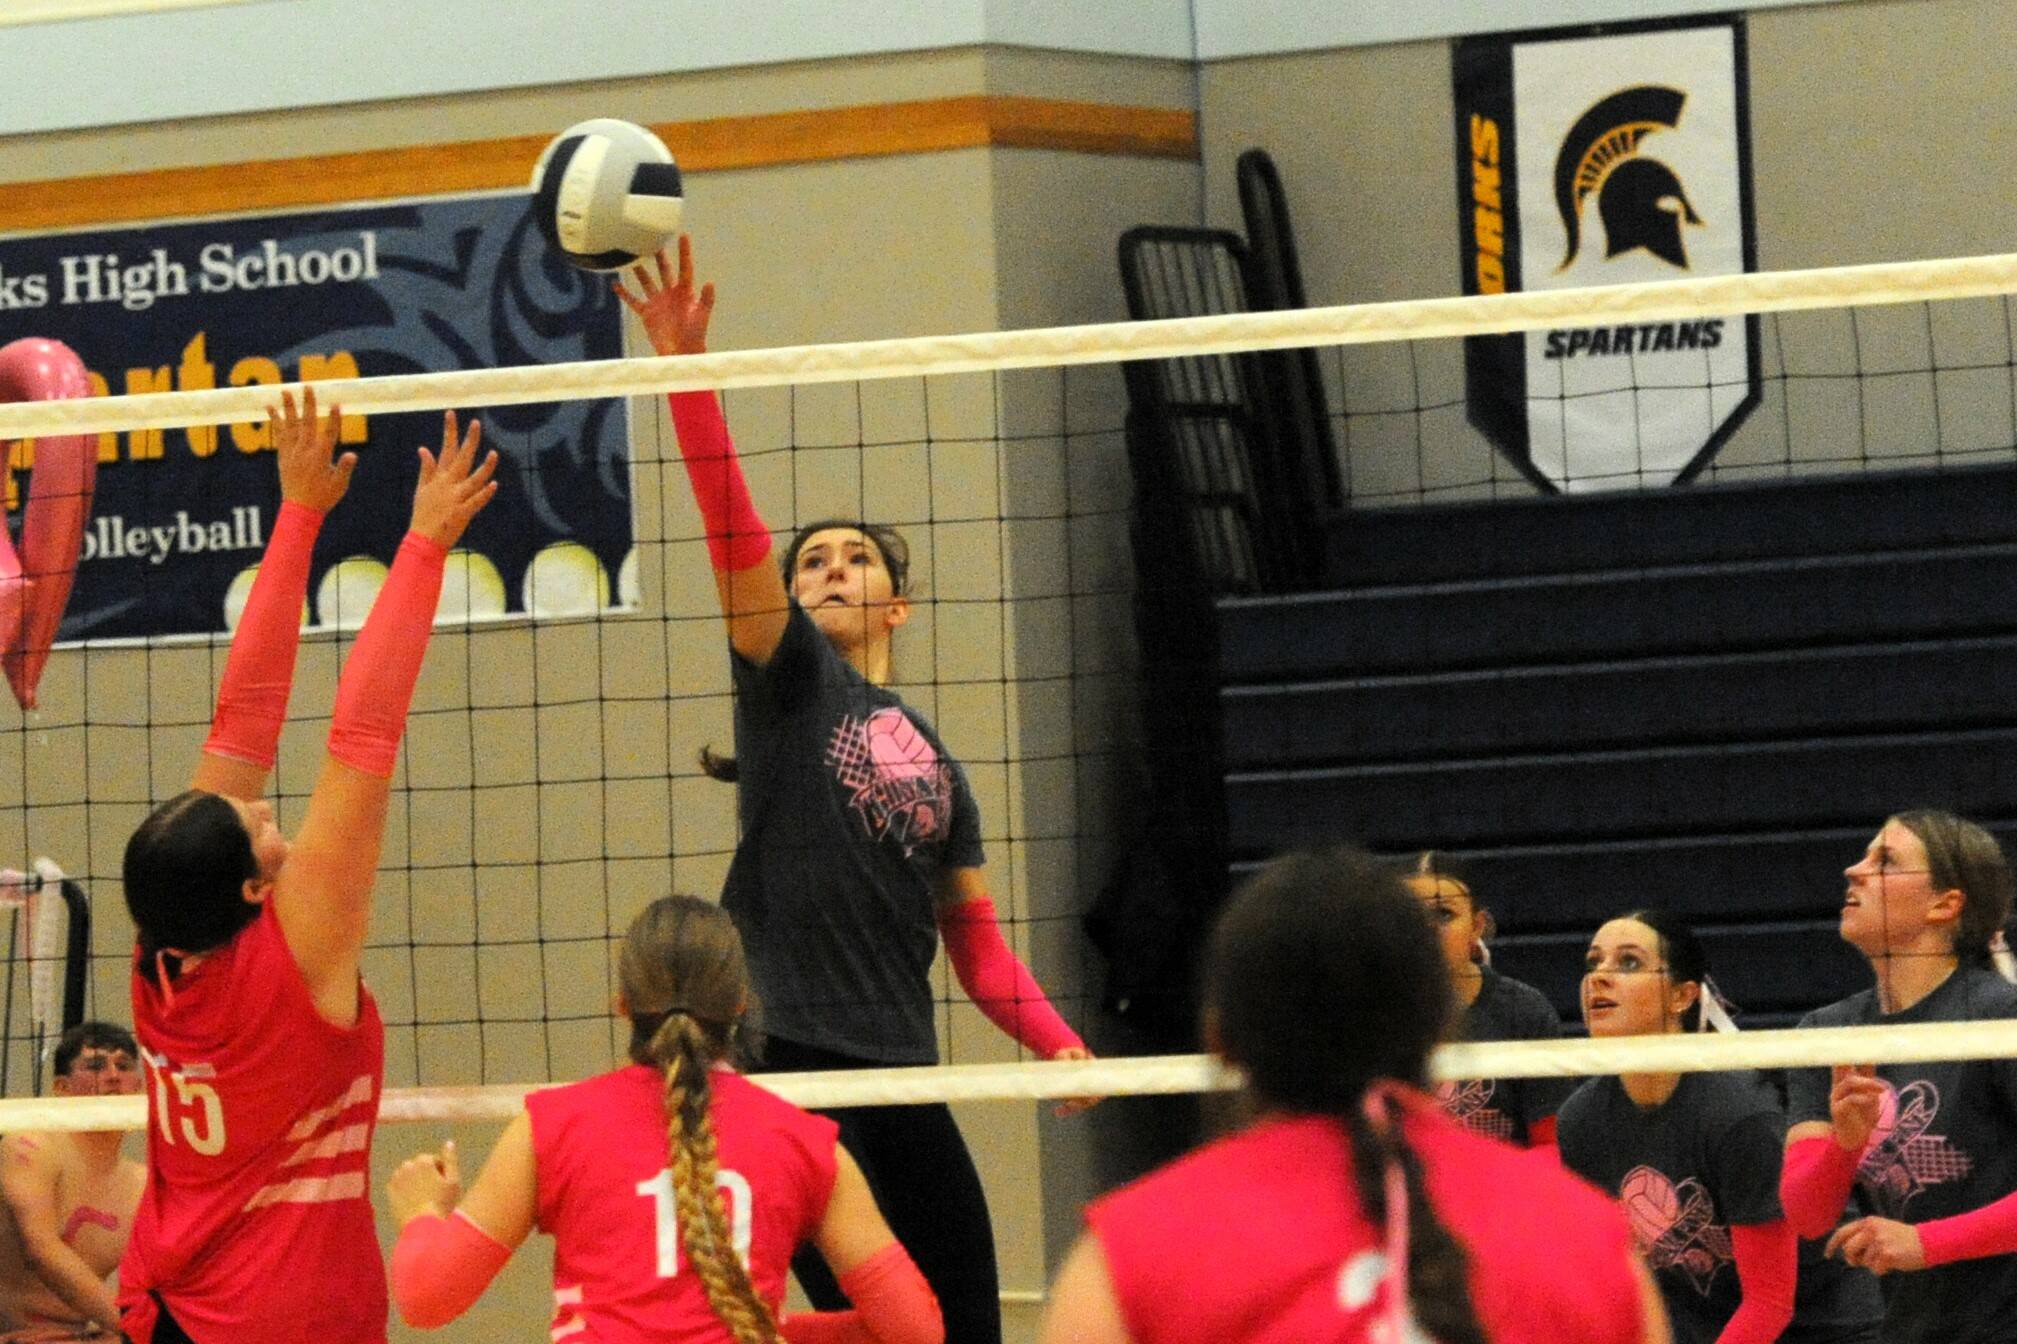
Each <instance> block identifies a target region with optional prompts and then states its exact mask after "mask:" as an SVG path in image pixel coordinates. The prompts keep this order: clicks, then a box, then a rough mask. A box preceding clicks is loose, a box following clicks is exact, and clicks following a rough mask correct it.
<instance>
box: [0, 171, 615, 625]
mask: <svg viewBox="0 0 2017 1344" xmlns="http://www.w3.org/2000/svg"><path fill="white" fill-rule="evenodd" d="M528 201H529V198H528V197H527V196H526V195H525V194H524V193H510V194H499V195H486V196H457V197H443V198H438V199H429V200H422V201H413V202H403V203H398V204H374V205H362V206H354V207H341V208H321V209H316V210H312V211H303V212H294V213H285V214H271V215H257V216H234V217H231V218H227V219H215V220H207V221H201V220H199V221H195V222H178V223H174V224H143V225H135V226H130V227H122V228H109V229H101V230H88V231H76V232H65V233H59V234H45V235H36V236H27V235H16V236H13V237H8V238H0V344H4V343H5V342H7V341H11V340H13V339H15V338H17V337H22V336H43V337H51V338H54V339H56V340H60V341H62V342H63V343H64V344H66V345H68V346H70V347H71V348H72V349H73V350H75V351H76V352H77V353H78V354H79V355H80V356H82V358H83V360H84V363H85V364H86V365H87V366H88V367H89V369H90V370H91V377H92V383H93V385H94V388H95V389H96V390H97V391H99V392H100V393H109V394H113V395H117V394H121V393H133V392H165V391H182V390H190V389H197V388H209V387H236V386H245V385H253V384H276V383H282V382H293V381H296V380H310V381H313V380H317V379H327V378H350V377H359V376H364V377H369V376H374V375H379V374H395V373H429V372H441V371H446V370H451V369H469V368H488V367H495V366H499V365H511V364H538V363H552V362H557V361H563V360H581V359H606V358H612V357H615V356H617V355H620V354H621V353H622V321H621V318H622V310H621V308H620V306H619V305H618V304H617V302H616V299H615V297H614V295H612V294H611V293H610V292H609V288H608V285H607V282H606V281H604V280H603V279H601V278H600V277H596V276H591V275H588V274H586V273H583V272H581V271H578V270H575V269H574V268H573V267H571V266H569V265H567V264H566V263H565V262H563V261H561V260H560V259H559V258H558V257H556V256H554V255H553V254H552V253H551V252H550V251H549V250H548V249H547V247H546V245H545V244H544V243H543V242H542V241H541V239H540V236H539V232H538V230H537V229H536V228H534V227H533V223H532V219H531V215H530V212H529V209H528ZM325 409H326V408H325ZM472 414H475V415H477V416H478V417H479V418H481V419H482V421H483V429H484V443H485V444H486V446H489V447H494V448H496V449H497V450H498V451H499V452H500V453H501V454H502V455H503V457H504V462H503V464H502V466H501V467H500V470H499V479H500V480H501V481H502V482H503V487H502V489H501V490H500V491H499V492H498V496H497V498H496V500H495V501H494V502H493V503H492V504H491V505H490V507H489V508H488V509H487V510H485V511H484V513H483V514H482V515H480V516H479V517H478V518H477V519H476V521H475V522H474V523H473V524H472V525H471V527H470V529H469V533H468V535H467V536H466V538H465V539H464V541H463V543H462V545H463V549H464V551H465V552H466V553H467V559H466V561H465V562H464V563H462V564H459V565H455V566H452V567H451V570H450V575H449V594H448V595H447V597H446V598H445V600H444V604H443V614H444V616H446V615H450V614H453V615H456V616H462V615H464V614H467V615H470V616H472V617H479V618H480V617H483V616H504V615H524V614H568V615H588V614H592V613H594V612H596V611H598V610H604V609H608V608H610V607H612V606H625V605H629V602H628V601H626V598H627V597H628V596H629V595H630V594H631V593H633V592H634V590H635V582H634V579H632V578H631V576H632V575H634V573H635V562H634V560H633V559H632V558H631V554H630V552H631V546H632V536H633V529H632V514H631V489H630V463H629V441H628V434H629V427H628V416H627V412H626V409H625V406H624V404H623V403H622V402H621V401H612V400H601V401H572V402H561V403H548V404H539V405H530V406H506V407H499V408H497V409H495V410H494V411H477V412H472ZM342 440H343V443H344V445H345V446H346V447H350V448H354V449H355V450H356V451H357V453H358V455H359V459H360V460H359V464H358V468H357V474H356V476H355V478H354V480H353V481H352V484H351V488H350V493H349V495H348V497H347V498H346V499H345V500H344V502H343V503H342V504H341V505H339V506H338V507H337V509H336V510H335V511H334V512H333V513H331V515H330V517H329V520H328V522H327V523H326V524H325V526H324V528H323V531H322V535H321V538H320V540H319V542H318V543H317V545H316V550H315V569H314V572H313V575H312V576H311V581H310V589H309V602H310V613H309V619H310V622H311V624H314V625H317V626H330V625H344V626H350V625H355V624H356V623H357V621H358V620H359V619H361V617H362V614H363V607H364V606H365V605H368V600H369V596H370V595H371V594H372V593H374V592H375V591H376V579H377V577H379V576H382V573H383V566H384V565H385V564H388V563H389V562H390V561H391V559H392V555H393V552H394V551H395V550H397V548H398V545H399V539H400V537H401V536H402V535H403V534H404V532H405V529H406V523H407V517H408V511H409V508H410V505H411V503H412V491H413V484H414V478H415V473H416V471H417V467H416V458H415V454H414V449H415V448H417V447H420V446H422V445H426V446H428V447H430V448H433V447H437V446H438V445H439V443H440V440H441V418H440V416H439V415H435V414H405V415H386V416H372V417H365V416H347V417H345V419H344V421H343V430H342ZM30 459H31V453H29V452H27V451H23V450H20V449H17V450H16V452H15V455H14V460H13V468H14V470H12V471H10V472H7V473H5V476H6V485H7V503H8V504H9V506H10V507H12V506H14V505H15V503H16V501H17V500H18V498H19V497H20V495H21V493H22V492H23V490H24V489H25V485H26V482H27V473H26V471H25V468H26V467H27V466H28V465H29V461H30ZM279 497H280V496H279V479H278V475H277V473H276V471H275V467H274V459H273V452H272V444H271V442H270V439H269V435H268V431H267V427H266V424H265V422H264V421H263V420H262V421H259V422H248V423H243V424H232V425H218V426H209V427H199V428H192V429H186V430H183V429H171V430H158V431H139V432H134V433H130V434H117V435H113V434H107V435H103V436H101V437H100V439H99V449H98V484H97V497H96V500H95V502H94V505H93V509H92V517H91V520H90V524H89V527H88V530H87V532H86V534H85V539H84V548H83V553H82V556H81V557H80V561H79V565H78V571H77V580H76V586H75V588H74V589H73V591H72V594H71V598H70V605H69V610H68V613H67V615H66V616H65V618H64V621H63V626H62V630H61V633H60V636H59V638H60V639H62V640H64V641H75V640H84V639H109V638H151V637H155V636H164V635H206V634H211V633H214V632H218V631H222V630H225V629H228V628H229V626H230V625H231V624H232V623H233V622H234V621H235V619H236V610H237V608H238V606H239V604H242V602H243V600H244V594H245V591H246V589H247V588H248V587H249V577H248V573H247V572H248V571H249V569H250V568H251V567H252V566H253V565H256V564H257V563H258V560H259V555H260V551H261V550H262V548H263V547H264V545H265V541H266V534H267V531H268V529H269V526H270V523H271V520H272V516H273V511H274V509H275V508H277V507H278V505H279ZM339 608H341V609H339Z"/></svg>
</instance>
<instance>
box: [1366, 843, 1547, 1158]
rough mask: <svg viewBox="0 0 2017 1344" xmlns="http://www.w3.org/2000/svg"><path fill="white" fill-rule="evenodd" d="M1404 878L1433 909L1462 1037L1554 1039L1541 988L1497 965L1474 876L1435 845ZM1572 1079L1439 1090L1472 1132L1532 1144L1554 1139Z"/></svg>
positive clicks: (1494, 1081) (1461, 1084)
mask: <svg viewBox="0 0 2017 1344" xmlns="http://www.w3.org/2000/svg"><path fill="white" fill-rule="evenodd" d="M1403 873H1404V878H1403V880H1404V881H1405V882H1406V883H1407V887H1408V890H1409V891H1412V892H1413V893H1414V894H1415V897H1416V899H1418V900H1420V901H1421V903H1422V907H1423V909H1425V910H1427V911H1428V914H1429V922H1430V923H1431V924H1433V925H1434V926H1435V930H1436V941H1437V943H1438V944H1439V945H1440V946H1441V947H1442V951H1443V965H1444V966H1445V967H1446V968H1447V969H1448V970H1449V973H1450V984H1451V987H1452V988H1453V990H1454V991H1455V993H1456V996H1457V1008H1458V1014H1457V1025H1456V1030H1455V1032H1454V1035H1453V1039H1455V1040H1459V1041H1534V1040H1542V1041H1546V1040H1554V1039H1555V1038H1557V1037H1559V1036H1560V1035H1561V1034H1562V1019H1561V1016H1560V1015H1559V1014H1557V1013H1556V1012H1555V1008H1554V1005H1553V1004H1551V1003H1549V1002H1548V1000H1547V998H1546V997H1545V996H1544V995H1543V994H1542V993H1541V991H1540V990H1538V989H1535V988H1534V987H1533V986H1532V985H1529V984H1527V983H1525V982H1524V981H1520V980H1514V979H1511V978H1510V977H1507V976H1503V975H1500V974H1499V973H1498V972H1497V971H1495V970H1493V969H1492V967H1491V963H1490V960H1489V958H1488V957H1487V955H1486V953H1485V940H1486V939H1487V938H1489V937H1490V936H1491V931H1492V916H1491V912H1490V911H1488V910H1487V909H1486V908H1485V906H1484V904H1483V903H1482V902H1480V901H1479V900H1478V897H1477V889H1476V887H1475V886H1474V885H1473V883H1472V882H1471V879H1470V875H1469V874H1468V873H1467V872H1466V871H1465V870H1464V868H1463V867H1461V866H1460V865H1459V864H1457V863H1455V862H1453V861H1452V860H1451V859H1450V858H1449V857H1448V856H1446V855H1443V854H1438V853H1436V852H1434V851H1433V850H1430V851H1425V852H1423V853H1420V854H1417V855H1415V856H1414V857H1413V858H1411V859H1409V860H1407V861H1406V863H1405V864H1404V865H1403ZM1573 1087H1574V1084H1573V1083H1572V1082H1571V1081H1570V1080H1568V1079H1565V1078H1463V1079H1458V1080H1455V1081H1452V1082H1446V1083H1438V1084H1437V1085H1436V1097H1437V1099H1438V1100H1439V1101H1441V1102H1442V1103H1443V1109H1444V1110H1446V1111H1448V1112H1449V1113H1450V1115H1451V1116H1452V1117H1454V1118H1455V1119H1456V1120H1457V1121H1458V1123H1460V1124H1462V1125H1463V1126H1464V1128H1466V1129H1468V1130H1470V1131H1471V1132H1472V1133H1474V1134H1483V1135H1486V1136H1487V1137H1489V1138H1494V1139H1504V1140H1506V1141H1507V1142H1509V1143H1516V1144H1519V1145H1520V1146H1521V1147H1528V1148H1547V1147H1551V1146H1553V1144H1554V1142H1555V1112H1556V1111H1557V1110H1559V1109H1560V1108H1561V1105H1562V1101H1563V1100H1564V1099H1565V1098H1566V1097H1567V1096H1568V1095H1569V1093H1570V1091H1571V1090H1572V1089H1573Z"/></svg>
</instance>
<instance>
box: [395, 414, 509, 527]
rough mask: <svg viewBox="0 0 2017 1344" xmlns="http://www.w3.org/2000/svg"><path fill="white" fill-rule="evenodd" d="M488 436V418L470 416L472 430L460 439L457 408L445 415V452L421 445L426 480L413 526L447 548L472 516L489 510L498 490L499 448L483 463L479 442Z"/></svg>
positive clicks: (416, 494) (417, 494)
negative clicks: (436, 452)
mask: <svg viewBox="0 0 2017 1344" xmlns="http://www.w3.org/2000/svg"><path fill="white" fill-rule="evenodd" d="M482 439H483V423H482V422H481V421H479V420H472V421H470V422H469V432H468V433H467V434H463V435H461V436H460V438H459V439H458V437H457V433H456V421H455V412H454V411H449V412H447V413H446V414H445V415H444V416H443V417H442V424H441V456H440V457H438V458H437V457H436V456H435V455H434V454H433V453H430V452H428V451H427V450H426V449H425V448H422V449H421V450H420V484H419V485H417V486H415V487H414V490H413V530H414V531H415V532H418V533H419V534H420V535H421V536H423V537H426V538H427V539H428V540H429V541H431V542H434V543H435V544H436V545H438V546H441V547H443V548H447V547H451V546H453V545H455V543H456V542H457V541H459V540H461V538H462V532H463V529H464V528H466V527H468V526H469V520H470V519H472V518H474V517H475V516H476V515H477V514H479V513H481V512H483V506H484V505H486V504H488V503H489V502H490V501H491V500H492V499H493V498H494V497H495V496H496V494H497V482H496V481H494V480H492V479H491V477H492V476H494V475H496V474H497V450H496V449H495V448H493V449H491V450H490V451H489V452H488V453H485V454H484V456H483V461H482V463H481V464H479V463H478V462H477V460H476V445H477V444H478V443H480V442H481V441H482Z"/></svg>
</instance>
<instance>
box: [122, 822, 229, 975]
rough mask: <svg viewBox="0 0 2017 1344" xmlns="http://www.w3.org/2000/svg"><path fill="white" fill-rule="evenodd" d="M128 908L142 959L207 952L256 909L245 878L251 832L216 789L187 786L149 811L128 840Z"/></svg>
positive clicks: (125, 866) (125, 868)
mask: <svg viewBox="0 0 2017 1344" xmlns="http://www.w3.org/2000/svg"><path fill="white" fill-rule="evenodd" d="M121 875H122V877H123V878H124V885H125V891H126V911H127V913H128V914H130V915H131V916H132V917H133V927H134V929H135V931H136V941H137V942H138V944H139V947H140V955H141V957H142V959H144V960H146V961H149V962H152V961H153V960H154V959H155V957H156V955H157V954H159V953H168V954H170V956H171V958H172V956H173V955H174V954H178V953H197V952H208V951H211V950H212V949H214V948H219V947H222V946H224V944H226V943H228V942H230V941H231V940H232V939H233V938H234V937H236V936H237V934H238V931H239V930H240V929H243V928H244V927H245V926H246V925H247V924H250V923H251V922H252V921H253V920H254V919H255V918H257V917H258V914H259V907H258V906H257V905H254V904H253V903H252V902H250V901H247V900H246V899H245V884H246V883H247V882H249V881H251V880H252V879H253V878H256V877H258V876H259V860H258V858H257V856H256V855H254V854H253V852H252V837H251V835H250V834H248V833H247V832H246V829H245V822H244V821H243V820H242V819H241V818H240V817H239V815H238V810H237V809H236V808H234V807H232V805H231V804H230V802H229V801H228V800H226V799H225V798H223V797H222V796H221V795H219V794H215V793H208V792H205V791H204V790H202V789H190V790H188V791H186V792H184V793H179V794H177V795H176V796H175V797H173V798H170V799H169V800H168V801H167V802H165V803H163V804H161V806H159V807H157V808H155V809H154V811H153V812H151V813H149V814H148V816H147V820H145V821H143V822H141V823H140V825H139V827H138V828H137V829H136V830H135V831H134V832H133V834H132V836H131V838H129V839H128V840H127V842H126V854H125V859H124V862H123V864H122V872H121Z"/></svg>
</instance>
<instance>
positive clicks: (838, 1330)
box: [779, 1241, 945, 1344]
mask: <svg viewBox="0 0 2017 1344" xmlns="http://www.w3.org/2000/svg"><path fill="white" fill-rule="evenodd" d="M840 1289H841V1291H842V1292H844V1293H846V1294H847V1300H848V1301H850V1302H852V1303H854V1310H852V1311H815V1312H807V1313H803V1314H801V1315H797V1316H793V1317H791V1318H790V1319H789V1320H787V1321H785V1323H784V1324H783V1326H782V1327H780V1330H779V1333H781V1334H782V1335H783V1336H784V1338H785V1341H786V1344H944V1341H945V1320H944V1318H943V1317H942V1316H941V1315H940V1313H939V1307H938V1298H937V1297H936V1296H935V1295H934V1294H933V1293H932V1290H931V1285H930V1284H928V1283H926V1282H925V1281H924V1275H922V1274H920V1273H919V1272H918V1268H917V1263H916V1262H915V1261H913V1260H912V1259H911V1258H910V1253H909V1252H908V1251H906V1250H904V1248H903V1246H902V1244H901V1243H898V1242H894V1241H892V1242H891V1243H890V1244H889V1245H887V1246H885V1247H883V1248H882V1249H881V1250H880V1251H877V1252H876V1253H875V1254H874V1255H872V1256H870V1257H869V1258H868V1259H866V1260H864V1261H862V1262H861V1263H860V1264H858V1265H856V1266H855V1267H854V1268H853V1269H851V1270H849V1271H848V1272H847V1273H845V1274H843V1275H841V1276H840Z"/></svg>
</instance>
